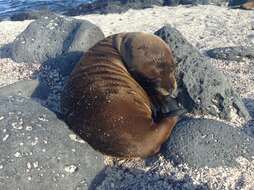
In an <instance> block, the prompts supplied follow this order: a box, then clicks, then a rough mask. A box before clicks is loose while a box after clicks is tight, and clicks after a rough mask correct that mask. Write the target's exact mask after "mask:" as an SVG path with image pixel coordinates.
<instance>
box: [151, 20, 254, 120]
mask: <svg viewBox="0 0 254 190" xmlns="http://www.w3.org/2000/svg"><path fill="white" fill-rule="evenodd" d="M155 34H156V35H158V36H159V37H161V38H162V39H163V40H164V41H165V42H166V43H167V44H168V45H169V47H170V48H171V49H172V52H173V56H174V58H175V60H176V63H177V74H176V76H177V82H178V94H177V98H178V100H179V102H180V103H182V104H183V106H184V107H185V108H186V109H187V110H189V111H192V112H194V113H200V114H211V115H213V116H216V117H220V118H222V119H227V120H232V119H234V118H235V116H237V115H238V116H241V117H244V118H245V119H246V120H248V119H250V115H249V113H248V111H247V109H246V107H245V106H244V103H243V102H242V100H241V98H240V97H239V95H238V94H237V93H236V92H235V91H234V90H233V88H232V86H231V83H230V82H229V80H228V79H227V78H226V77H225V76H224V75H223V73H221V72H219V71H218V70H216V68H215V67H213V66H212V64H211V63H210V60H209V59H207V58H206V57H205V56H203V55H202V54H201V53H200V52H199V50H198V49H196V48H195V47H193V46H192V45H191V44H190V43H189V42H188V41H187V40H186V39H185V38H184V37H183V36H182V34H181V33H180V32H179V31H178V30H177V29H175V28H173V27H171V26H170V25H166V26H164V27H163V28H161V29H159V30H158V31H157V32H155Z"/></svg>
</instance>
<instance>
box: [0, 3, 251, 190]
mask: <svg viewBox="0 0 254 190" xmlns="http://www.w3.org/2000/svg"><path fill="white" fill-rule="evenodd" d="M76 18H79V19H87V20H89V21H91V22H92V23H94V24H96V25H98V26H99V27H100V28H101V29H102V30H103V32H104V34H105V35H106V36H108V35H110V34H114V33H118V32H129V31H146V32H155V31H156V30H158V29H159V28H161V27H162V26H163V25H164V24H166V23H167V24H172V25H173V26H175V27H176V28H177V29H178V30H179V31H180V32H181V33H182V34H183V35H184V36H185V37H186V38H187V39H188V40H189V42H191V43H192V44H193V45H194V46H196V47H197V48H198V49H200V51H201V52H204V51H205V50H207V49H211V48H216V47H225V46H239V45H242V46H251V45H254V44H251V40H250V38H249V36H251V35H253V33H254V30H252V26H251V22H253V21H252V19H253V20H254V12H253V11H245V10H238V9H234V10H232V9H231V10H230V9H228V8H225V7H217V6H212V5H209V6H195V7H184V6H178V7H154V8H151V9H145V10H129V11H128V12H126V13H123V14H108V15H86V16H78V17H76ZM30 22H31V21H24V22H11V21H4V22H0V47H1V46H3V45H5V44H8V43H10V42H12V41H13V40H14V39H15V37H16V36H17V35H18V34H19V33H20V32H22V31H23V30H24V29H25V28H26V27H27V25H28V24H29V23H30ZM253 28H254V26H253ZM212 64H213V65H214V66H215V67H216V68H218V69H219V70H220V71H222V72H223V73H224V74H225V75H227V76H228V78H229V79H230V80H231V81H232V84H233V86H234V88H235V89H236V91H237V92H238V93H239V94H240V95H241V97H242V98H243V100H244V102H245V103H246V105H247V107H248V109H249V111H250V113H251V115H252V117H253V116H254V88H253V84H254V60H250V59H247V58H246V59H244V60H242V61H239V62H236V61H221V60H212ZM38 69H39V66H38V65H36V64H33V65H30V66H27V65H26V64H25V63H23V64H22V63H21V64H20V63H19V64H17V63H14V62H13V61H12V60H10V59H8V58H4V59H0V87H1V86H5V85H7V84H10V83H13V82H15V81H18V80H21V79H24V78H31V77H32V74H33V72H35V71H36V70H38ZM231 124H232V125H233V126H238V127H239V126H240V127H243V126H244V125H245V127H246V126H247V127H246V129H247V132H248V133H250V134H251V135H253V136H254V121H250V122H248V123H247V124H246V123H240V124H239V123H234V122H233V123H231ZM157 158H158V159H156V161H155V162H153V164H152V165H150V166H147V164H145V163H144V162H143V161H142V160H131V161H130V160H116V161H115V160H112V159H111V158H108V157H107V158H106V159H105V161H106V162H107V163H108V164H109V165H121V167H126V168H129V169H130V170H131V171H132V173H134V175H135V176H136V177H135V178H136V179H137V180H140V183H145V181H143V182H142V180H144V179H145V180H152V179H153V178H154V176H155V175H159V176H164V177H166V178H167V179H172V180H180V181H181V180H183V181H186V188H187V189H191V187H192V186H191V183H192V185H193V184H195V185H202V184H205V185H206V186H207V187H208V188H210V189H254V161H252V162H249V161H247V160H245V159H244V158H238V160H239V162H240V167H236V168H227V167H218V168H207V167H206V168H200V169H192V168H189V167H188V166H187V165H182V166H178V167H175V166H173V165H172V164H171V163H170V162H169V161H168V160H165V159H164V158H163V157H162V156H161V155H159V156H158V157H157ZM137 169H138V170H139V171H142V172H143V173H146V174H147V173H149V175H146V177H145V178H144V177H143V176H141V175H143V173H142V172H141V173H140V172H136V170H137ZM110 172H111V175H110V177H108V178H107V180H110V181H112V183H113V184H114V183H117V182H116V181H115V180H116V179H115V177H116V176H117V175H118V176H119V173H118V171H117V170H113V169H112V170H110ZM150 174H151V175H150ZM129 176H130V175H127V176H126V178H125V179H124V181H123V183H128V180H132V178H131V177H129ZM149 176H150V177H149ZM186 176H188V177H189V178H190V179H191V180H186ZM190 181H191V182H190ZM103 187H104V186H103V185H102V189H103ZM147 189H149V188H147Z"/></svg>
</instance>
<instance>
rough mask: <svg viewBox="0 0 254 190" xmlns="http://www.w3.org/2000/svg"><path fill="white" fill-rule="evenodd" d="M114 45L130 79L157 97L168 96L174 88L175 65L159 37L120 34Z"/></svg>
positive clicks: (138, 33)
mask: <svg viewBox="0 0 254 190" xmlns="http://www.w3.org/2000/svg"><path fill="white" fill-rule="evenodd" d="M115 44H116V45H115V46H116V48H117V49H118V50H119V52H120V54H121V55H122V57H123V60H124V62H125V66H126V67H127V69H128V71H129V72H130V73H131V74H132V76H133V77H134V78H135V79H136V80H137V81H138V82H139V84H141V86H142V87H143V88H144V89H146V90H147V91H149V90H153V91H154V90H155V92H152V93H156V94H157V95H161V96H168V95H171V94H172V93H173V91H174V90H175V89H176V87H177V85H176V79H175V70H176V64H175V61H174V59H173V55H172V52H171V50H170V48H169V47H168V45H167V44H166V43H165V42H164V41H163V40H162V39H160V38H159V37H157V36H155V35H153V34H149V33H144V32H133V33H123V34H120V35H119V36H118V37H116V40H115Z"/></svg>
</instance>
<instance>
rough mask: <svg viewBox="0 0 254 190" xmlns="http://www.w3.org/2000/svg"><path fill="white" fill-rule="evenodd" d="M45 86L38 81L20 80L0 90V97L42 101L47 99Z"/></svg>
mask: <svg viewBox="0 0 254 190" xmlns="http://www.w3.org/2000/svg"><path fill="white" fill-rule="evenodd" d="M48 93H49V88H48V86H47V84H45V83H43V82H39V80H36V79H34V80H22V81H18V82H15V83H13V84H10V85H7V86H4V87H2V88H0V96H17V95H20V96H24V97H28V98H38V99H41V100H44V99H46V98H47V97H48Z"/></svg>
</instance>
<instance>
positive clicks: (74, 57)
mask: <svg viewBox="0 0 254 190" xmlns="http://www.w3.org/2000/svg"><path fill="white" fill-rule="evenodd" d="M83 54H84V52H81V51H73V52H68V53H63V54H61V55H59V56H57V57H55V58H52V59H48V60H47V61H45V62H44V63H42V64H41V67H40V70H39V71H38V72H37V73H34V77H36V78H37V79H38V81H39V85H38V86H37V88H36V89H35V90H34V93H32V95H31V97H32V98H39V99H40V97H38V95H40V94H41V93H43V94H44V100H46V101H47V100H51V103H47V104H45V105H44V106H45V107H47V108H48V109H49V110H51V111H53V112H54V113H56V115H57V116H60V117H59V119H61V118H62V117H61V112H60V110H59V109H58V110H57V109H56V108H55V107H58V108H60V96H61V93H62V91H63V88H64V85H65V83H66V81H67V79H68V78H69V76H70V74H71V72H72V70H73V69H74V67H75V65H76V64H77V63H78V62H79V60H80V58H81V57H82V55H83ZM42 89H43V90H42ZM38 92H40V93H38ZM48 102H49V101H48ZM52 102H53V103H52ZM53 104H54V106H52V105H53Z"/></svg>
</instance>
